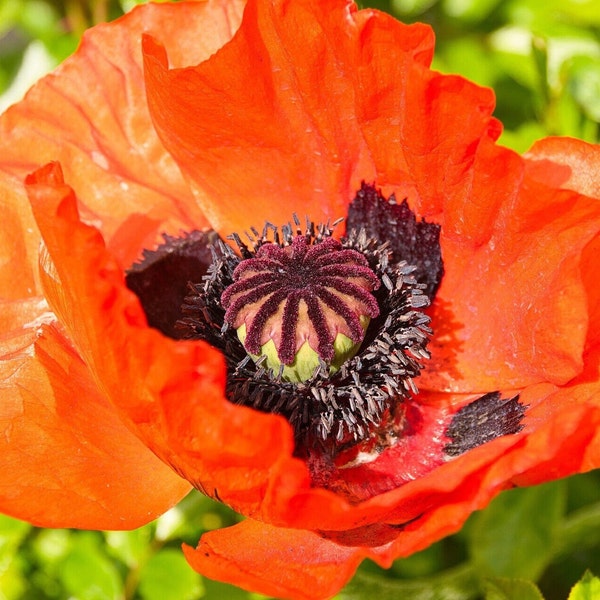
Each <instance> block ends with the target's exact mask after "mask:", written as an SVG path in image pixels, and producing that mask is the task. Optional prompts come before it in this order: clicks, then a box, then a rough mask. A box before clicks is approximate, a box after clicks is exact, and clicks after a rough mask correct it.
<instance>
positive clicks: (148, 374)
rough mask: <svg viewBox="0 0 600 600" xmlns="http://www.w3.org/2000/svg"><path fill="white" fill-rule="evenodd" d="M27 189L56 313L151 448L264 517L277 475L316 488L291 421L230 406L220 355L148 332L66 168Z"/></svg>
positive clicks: (51, 169) (37, 177) (216, 493)
mask: <svg viewBox="0 0 600 600" xmlns="http://www.w3.org/2000/svg"><path fill="white" fill-rule="evenodd" d="M27 189H28V193H29V196H30V199H31V202H32V207H33V211H34V214H35V216H36V219H37V224H38V227H39V229H40V231H41V233H42V238H43V241H44V244H45V248H46V251H45V252H44V253H43V255H42V278H43V284H44V289H45V293H46V297H47V299H48V302H49V304H50V307H51V308H52V310H53V311H54V312H55V313H56V315H57V316H58V318H59V320H60V322H61V323H62V324H63V325H64V326H65V328H66V330H67V332H68V334H69V337H70V338H71V339H72V340H73V342H74V344H75V345H76V347H77V348H78V350H79V351H80V352H81V355H82V357H83V359H84V360H85V361H86V363H87V364H89V365H90V368H91V369H92V371H93V373H94V376H95V378H96V379H97V381H98V383H99V385H100V388H101V389H102V390H103V391H104V393H105V394H106V395H107V396H108V397H109V398H110V400H111V402H113V403H114V405H115V406H116V407H117V409H118V410H119V411H120V414H121V415H122V416H123V418H125V419H126V420H127V421H128V423H129V424H130V426H131V427H133V428H134V429H135V431H136V433H137V435H138V436H139V437H140V438H141V439H142V441H143V442H144V443H145V444H146V445H147V446H148V447H149V448H151V449H152V450H153V451H154V452H155V453H156V454H157V455H158V456H159V457H160V458H161V459H162V460H163V461H164V462H166V463H167V464H169V465H171V466H172V467H173V468H174V469H175V470H176V471H177V472H178V473H179V474H181V475H182V476H183V477H185V478H186V479H188V480H189V481H190V482H191V483H192V484H193V485H195V486H197V487H198V488H200V489H202V490H204V491H205V492H206V493H207V494H209V495H211V496H213V497H216V498H218V499H221V500H223V501H224V502H226V503H228V504H230V505H231V506H233V507H235V508H237V509H239V510H241V511H244V512H246V513H250V514H251V513H253V512H254V513H256V512H257V511H259V510H260V508H261V503H262V501H263V498H264V495H265V490H266V488H267V487H268V485H269V482H270V478H271V477H272V471H274V472H278V471H279V470H282V471H285V472H286V473H288V474H289V473H293V474H294V475H293V477H294V485H295V486H298V485H304V486H308V472H307V469H306V467H305V466H304V465H303V463H302V462H301V461H299V460H296V459H292V458H291V453H292V451H293V439H292V432H291V428H290V427H289V425H288V423H287V422H286V421H285V420H284V419H283V418H281V417H276V416H273V415H264V414H260V413H257V412H256V411H254V410H251V409H248V408H244V407H238V406H234V405H232V404H231V403H230V402H228V401H227V400H226V399H225V397H224V395H223V394H224V383H225V364H224V361H223V358H222V356H221V355H220V354H219V353H218V352H217V351H216V350H214V349H213V348H211V347H210V346H209V345H208V344H206V343H204V342H176V341H174V340H171V339H167V338H165V337H164V336H163V335H162V334H160V333H159V332H158V331H156V330H153V329H150V328H149V327H147V325H146V320H145V316H144V314H143V311H142V309H141V306H140V304H139V301H138V299H137V297H136V296H135V295H134V294H133V293H132V292H130V291H129V290H128V289H127V288H126V286H125V282H124V273H123V268H122V267H121V266H120V265H119V264H118V263H117V262H116V261H115V259H114V256H112V255H111V253H110V252H109V251H107V249H106V248H105V246H104V242H103V240H102V237H101V235H100V234H99V232H98V230H97V229H95V228H94V227H92V226H89V225H86V224H84V223H82V222H81V220H80V217H79V214H78V211H77V205H76V200H75V197H74V193H73V191H72V190H71V188H69V187H68V186H67V185H65V183H64V182H63V177H62V173H61V171H60V167H59V166H58V165H57V164H56V163H54V164H50V165H48V166H46V167H44V168H43V169H40V170H39V171H38V172H36V173H35V174H34V175H32V176H31V177H29V178H28V186H27Z"/></svg>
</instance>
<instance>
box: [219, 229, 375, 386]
mask: <svg viewBox="0 0 600 600" xmlns="http://www.w3.org/2000/svg"><path fill="white" fill-rule="evenodd" d="M311 242H315V240H314V238H311V236H310V235H296V236H295V237H294V238H293V239H292V241H291V243H290V244H277V243H266V244H263V245H262V246H260V247H259V248H258V249H257V251H256V253H255V254H254V256H253V257H252V258H247V259H245V260H243V261H241V262H240V263H239V265H238V266H237V267H236V268H235V270H234V272H233V279H234V283H232V284H231V285H230V286H229V287H228V288H227V289H226V290H225V291H224V292H223V294H222V295H221V304H222V305H223V307H224V308H225V309H226V312H225V317H224V320H225V322H226V323H227V324H228V325H230V326H232V327H234V328H235V329H236V330H237V333H238V336H239V338H240V341H241V342H242V343H243V344H244V347H245V348H246V350H247V352H248V353H249V354H250V355H251V356H252V357H253V358H254V359H255V360H258V359H259V358H260V357H262V356H265V357H266V366H267V367H268V368H270V369H272V370H273V371H275V372H279V375H280V376H281V378H282V379H283V380H285V381H292V382H300V381H307V380H308V379H310V378H311V377H312V376H313V375H314V373H315V370H316V369H318V368H319V367H320V366H321V367H322V366H323V363H324V365H325V366H326V367H327V368H328V369H329V374H330V375H331V374H333V373H335V372H336V371H338V370H339V368H340V366H341V364H342V363H343V362H344V361H346V360H348V359H349V358H351V357H352V356H354V355H355V353H356V352H357V350H358V348H359V347H360V344H361V342H362V341H363V338H364V334H365V330H366V329H367V326H368V324H369V322H370V319H371V318H374V317H377V316H378V315H379V307H378V305H377V301H376V299H375V297H374V296H373V295H372V293H371V292H372V291H373V290H376V289H378V288H379V286H380V282H379V279H378V278H377V276H376V275H375V273H373V271H372V270H371V269H370V267H369V265H368V262H367V260H366V258H365V257H364V255H362V254H361V253H360V252H358V251H356V250H353V249H345V248H343V246H342V244H341V242H339V241H338V240H336V239H334V238H332V237H328V238H325V239H324V240H322V241H321V242H320V243H311Z"/></svg>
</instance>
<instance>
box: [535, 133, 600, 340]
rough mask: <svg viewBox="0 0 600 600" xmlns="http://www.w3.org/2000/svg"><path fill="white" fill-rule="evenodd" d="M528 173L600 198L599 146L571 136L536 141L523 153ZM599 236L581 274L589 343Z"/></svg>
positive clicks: (599, 320)
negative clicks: (586, 309)
mask: <svg viewBox="0 0 600 600" xmlns="http://www.w3.org/2000/svg"><path fill="white" fill-rule="evenodd" d="M525 159H526V166H527V172H528V174H529V176H530V177H531V178H532V179H535V180H537V181H540V182H541V183H545V184H547V185H553V186H555V187H559V188H562V189H570V190H575V191H576V192H579V193H580V194H585V195H587V196H590V197H592V198H600V177H598V173H599V172H600V147H599V146H598V145H594V144H588V143H587V142H584V141H582V140H576V139H572V138H546V139H544V140H540V141H538V142H536V143H535V144H534V145H533V147H532V148H531V150H530V151H529V152H527V154H525ZM599 251H600V236H597V237H596V238H595V239H594V240H593V241H592V242H590V244H589V245H588V246H587V247H586V249H585V251H584V254H583V257H582V261H581V275H582V278H583V281H584V285H585V288H586V292H587V298H588V313H589V327H588V343H589V344H590V345H594V344H595V343H597V342H598V340H599V339H600V286H598V283H597V282H598V279H599V277H600V270H599V269H600V261H598V252H599Z"/></svg>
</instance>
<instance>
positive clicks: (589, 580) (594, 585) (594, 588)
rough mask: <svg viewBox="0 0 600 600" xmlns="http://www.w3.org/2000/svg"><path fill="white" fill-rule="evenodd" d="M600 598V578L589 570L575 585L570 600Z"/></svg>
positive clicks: (596, 599)
mask: <svg viewBox="0 0 600 600" xmlns="http://www.w3.org/2000/svg"><path fill="white" fill-rule="evenodd" d="M598 598H600V579H599V578H598V577H594V576H593V575H592V574H591V573H590V572H589V571H588V572H587V573H585V575H584V576H583V577H582V578H581V580H580V581H579V582H577V584H576V585H575V586H574V587H573V589H572V590H571V593H570V594H569V600H598Z"/></svg>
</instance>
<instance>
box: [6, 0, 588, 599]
mask: <svg viewBox="0 0 600 600" xmlns="http://www.w3.org/2000/svg"><path fill="white" fill-rule="evenodd" d="M243 4H244V3H243V2H236V1H226V0H210V1H208V2H191V3H177V4H173V5H169V4H164V5H146V6H143V7H141V8H138V9H136V10H134V11H133V12H132V13H131V14H129V15H127V16H126V17H124V18H123V19H121V20H120V21H117V22H115V23H113V24H109V25H102V26H99V27H96V28H94V29H93V30H91V31H89V32H88V34H87V35H86V36H85V37H84V40H83V42H82V45H81V47H80V49H79V50H78V52H77V53H76V54H75V55H74V56H73V57H72V58H71V59H69V60H67V61H66V62H65V63H64V64H63V65H62V66H61V67H60V68H59V69H57V71H56V72H55V73H54V74H52V75H50V76H49V77H47V78H46V79H44V80H42V81H41V82H40V83H39V84H37V85H36V86H35V87H34V88H33V90H32V91H31V92H30V93H29V94H28V96H27V97H26V99H25V100H24V101H23V102H21V103H19V104H17V105H16V106H14V107H13V108H11V109H10V110H8V111H7V112H6V113H5V114H4V115H3V116H2V118H1V120H0V156H1V158H0V186H1V195H0V198H1V203H2V216H3V221H2V236H1V237H0V289H1V290H2V300H1V301H2V311H1V316H0V320H1V323H2V329H1V331H2V334H1V337H0V355H1V359H2V360H1V362H0V374H1V384H0V385H1V389H2V392H1V394H2V395H1V399H2V403H1V405H0V420H1V424H2V430H3V435H2V436H1V437H0V440H1V441H0V444H1V445H2V446H1V452H2V457H3V469H2V475H1V476H0V509H1V510H2V511H4V512H5V513H7V514H11V515H14V516H16V517H19V518H23V519H27V520H29V521H31V522H33V523H36V524H39V525H43V526H58V527H64V526H66V527H82V528H107V529H108V528H110V529H114V528H128V527H136V526H138V525H140V524H142V523H145V522H147V521H149V520H151V519H153V518H154V517H155V516H157V515H159V514H160V513H161V512H163V511H165V510H166V509H167V508H169V507H170V506H171V505H173V504H174V503H175V502H177V501H178V500H179V499H180V498H181V497H182V496H183V495H184V494H185V493H186V492H187V491H188V490H189V489H190V487H191V486H194V487H196V488H198V489H201V490H202V491H204V492H205V493H207V494H209V495H211V496H214V497H217V498H218V499H220V500H221V501H223V502H225V503H226V504H228V505H230V506H232V507H233V508H234V509H235V510H237V511H239V512H241V513H242V514H244V515H246V516H247V517H249V518H248V519H246V520H244V521H243V522H242V523H240V524H238V525H236V526H234V527H231V528H228V529H225V530H218V531H214V532H211V533H209V534H206V535H204V536H203V538H202V539H201V540H200V544H199V546H198V548H197V549H193V548H189V547H185V548H184V550H185V553H186V556H187V558H188V560H189V562H190V564H191V565H192V566H193V567H194V568H195V569H197V570H198V571H200V572H201V573H203V574H205V575H207V576H209V577H214V578H217V579H223V580H226V581H229V582H231V583H234V584H236V585H239V586H241V587H244V588H247V589H252V590H257V591H260V592H263V593H267V594H271V595H274V596H281V597H289V598H315V597H319V598H321V597H322V598H324V597H328V596H331V595H333V594H334V593H335V592H336V591H338V590H339V589H340V588H341V587H342V586H343V585H344V584H345V582H347V581H348V579H349V578H350V577H351V576H352V573H353V572H354V570H355V568H356V566H357V565H358V564H359V562H360V561H361V560H362V559H364V558H366V557H368V558H371V559H373V560H374V561H376V562H377V563H378V564H380V565H383V566H387V565H389V564H390V563H391V561H392V560H393V559H394V558H396V557H399V556H405V555H407V554H409V553H411V552H414V551H416V550H419V549H422V548H424V547H426V546H427V545H428V544H430V543H431V542H432V541H434V540H436V539H439V538H440V537H442V536H444V535H446V534H449V533H451V532H454V531H456V530H457V529H458V528H459V527H460V526H461V524H462V523H463V522H464V520H465V519H466V518H467V516H468V515H469V514H470V513H471V512H472V511H473V510H476V509H479V508H481V507H483V506H485V505H486V504H487V503H488V502H489V500H490V499H491V498H492V497H493V496H495V495H496V494H497V493H498V492H500V491H501V490H503V489H505V488H507V487H511V486H514V485H531V484H536V483H539V482H542V481H546V480H549V479H552V478H556V477H562V476H565V475H568V474H570V473H575V472H579V471H584V470H588V469H591V468H594V467H598V466H600V444H599V442H600V439H599V438H600V434H599V433H598V432H599V431H600V428H599V424H600V383H599V365H600V289H599V288H598V286H597V283H596V282H597V280H598V275H600V267H599V264H600V263H599V261H598V260H597V253H598V251H599V250H600V235H599V231H600V204H599V203H598V198H599V197H600V175H599V173H600V149H599V148H598V147H596V146H591V145H588V144H585V143H583V142H579V141H576V140H570V139H549V140H544V141H542V142H540V143H538V144H536V145H535V146H534V147H533V149H532V150H531V151H530V152H529V153H527V154H526V155H525V156H524V157H520V156H517V155H516V154H514V153H513V152H511V151H509V150H507V149H505V148H502V147H500V146H498V145H496V143H495V139H496V138H497V136H498V134H499V132H500V126H499V124H498V123H497V122H496V121H495V120H494V118H493V117H491V113H492V110H493V104H494V99H493V95H492V93H491V92H490V91H489V90H485V89H482V88H479V87H477V86H475V85H473V84H471V83H469V82H468V81H465V80H464V79H462V78H460V77H454V76H445V75H440V74H438V73H435V72H433V71H431V70H430V69H429V66H428V65H429V63H430V60H431V57H432V52H433V35H432V33H431V31H430V29H429V28H427V27H425V26H422V25H414V26H405V25H402V24H401V23H398V22H397V21H395V20H393V19H392V18H391V17H389V16H387V15H384V14H382V13H379V12H377V11H373V10H362V11H358V10H356V8H355V7H354V5H353V4H351V3H349V2H348V1H346V0H318V1H317V0H250V1H249V2H248V4H247V6H246V7H245V10H244V6H243ZM242 13H243V18H242ZM143 34H145V35H143ZM142 37H143V51H142ZM189 65H192V66H189ZM50 161H58V162H50ZM47 163H49V164H47ZM58 163H60V165H59V164H58ZM41 165H46V166H41ZM29 173H33V174H31V175H29V176H28V177H27V183H26V186H24V185H23V182H24V180H25V178H26V176H27V174H29ZM363 181H367V182H375V184H376V186H377V187H378V188H381V190H382V192H383V194H384V195H386V196H388V195H390V194H392V193H394V194H395V196H396V197H397V198H399V199H401V198H407V200H408V203H409V205H410V207H411V208H412V210H413V211H414V212H415V213H416V214H417V215H418V217H424V218H426V219H427V221H429V222H433V223H437V224H439V225H440V226H441V235H440V244H441V250H442V255H443V258H444V268H445V274H444V276H443V278H442V281H441V286H440V288H439V291H438V293H437V296H436V297H435V300H434V302H433V304H432V306H431V308H430V309H429V314H430V316H431V324H432V328H433V330H434V332H435V333H434V336H433V338H432V341H431V344H430V346H429V348H430V350H431V353H432V358H431V360H429V361H428V362H427V366H426V368H425V370H424V371H423V372H422V374H421V376H420V377H419V378H418V379H417V380H416V383H417V384H418V387H419V390H420V391H419V393H418V395H414V396H412V397H411V399H410V400H409V401H407V402H406V403H405V404H406V407H405V409H403V410H405V411H406V413H405V414H406V422H407V423H408V426H407V427H405V429H404V430H403V431H402V432H401V435H400V436H399V437H398V439H397V442H396V443H393V444H390V445H388V446H386V447H384V448H383V449H382V450H381V452H380V454H379V455H378V456H377V458H376V459H371V460H369V461H362V460H354V462H347V463H346V464H345V465H340V464H339V463H335V464H329V465H327V466H328V469H329V470H328V471H327V474H326V477H325V476H323V472H322V470H321V469H322V467H323V465H322V464H317V463H318V461H317V463H315V462H314V461H307V460H305V458H304V457H303V456H302V455H301V453H298V452H295V446H294V436H293V432H292V429H291V427H290V425H289V424H288V422H287V421H286V420H285V419H284V418H283V417H281V416H277V415H273V414H267V413H263V412H258V411H256V410H253V409H252V408H248V407H245V406H237V405H235V404H233V403H231V402H229V401H228V400H227V398H226V397H225V384H226V376H227V373H226V368H225V360H224V357H223V355H222V354H221V353H220V352H218V351H217V350H215V349H214V348H213V347H211V346H210V345H209V344H207V343H206V342H203V341H177V340H174V339H170V338H168V337H166V336H164V335H163V334H162V333H160V332H159V331H157V330H156V329H154V328H150V327H149V326H148V325H147V317H146V314H145V313H144V311H143V310H142V307H141V305H140V301H139V300H138V298H137V297H136V296H135V295H134V294H133V293H132V292H131V291H130V290H129V289H128V288H127V286H126V285H125V272H126V270H127V269H128V268H129V267H131V265H132V264H133V263H134V262H135V261H136V260H138V259H139V257H140V255H141V252H142V249H143V248H154V247H156V246H157V244H158V243H159V242H160V239H159V236H160V234H162V233H167V234H169V235H172V236H178V235H180V232H181V231H192V230H198V229H208V228H209V227H212V228H213V229H215V230H216V231H217V232H219V234H221V235H222V236H223V237H225V236H226V235H228V234H230V233H232V232H235V231H238V232H241V231H245V230H247V229H248V228H249V227H251V226H253V225H255V226H259V227H260V226H261V225H262V223H263V222H265V221H267V220H268V221H271V222H274V223H277V224H279V223H284V222H287V221H288V220H289V218H290V215H291V214H292V213H298V214H299V215H304V214H307V215H309V216H310V217H311V218H312V219H314V220H315V221H317V222H323V221H326V220H327V219H332V220H333V219H336V218H338V217H344V216H345V215H346V213H347V209H348V205H349V203H350V202H351V200H352V199H353V197H354V195H355V193H356V191H357V190H358V189H359V188H360V187H361V182H363ZM65 182H66V183H65ZM381 241H385V240H381ZM496 391H497V392H498V393H499V397H501V398H512V397H515V396H516V395H518V396H519V401H520V403H521V406H526V407H527V409H526V411H525V415H524V418H523V421H522V423H521V425H522V426H523V427H522V429H521V430H520V431H518V428H515V429H514V431H515V432H516V433H512V434H510V435H500V436H499V437H495V439H491V438H490V441H487V442H486V443H482V442H485V439H479V440H478V443H473V444H470V445H469V444H467V446H468V447H464V448H462V451H461V452H462V453H459V452H456V453H454V454H455V455H453V453H448V452H445V451H444V448H445V447H447V446H448V444H449V443H451V442H452V439H451V438H452V436H451V435H450V433H451V429H450V427H451V424H452V423H453V422H454V417H455V415H456V414H457V413H458V411H459V410H460V409H461V408H463V407H465V406H468V405H471V404H472V402H473V401H474V400H476V399H478V398H480V397H482V396H485V395H486V394H488V393H490V392H496ZM463 414H464V413H463ZM491 437H494V436H491ZM476 441H477V440H476ZM354 458H355V459H356V458H357V457H356V456H355V457H354ZM340 466H343V467H344V468H339V467H340ZM40 497H43V499H44V500H43V502H40Z"/></svg>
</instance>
